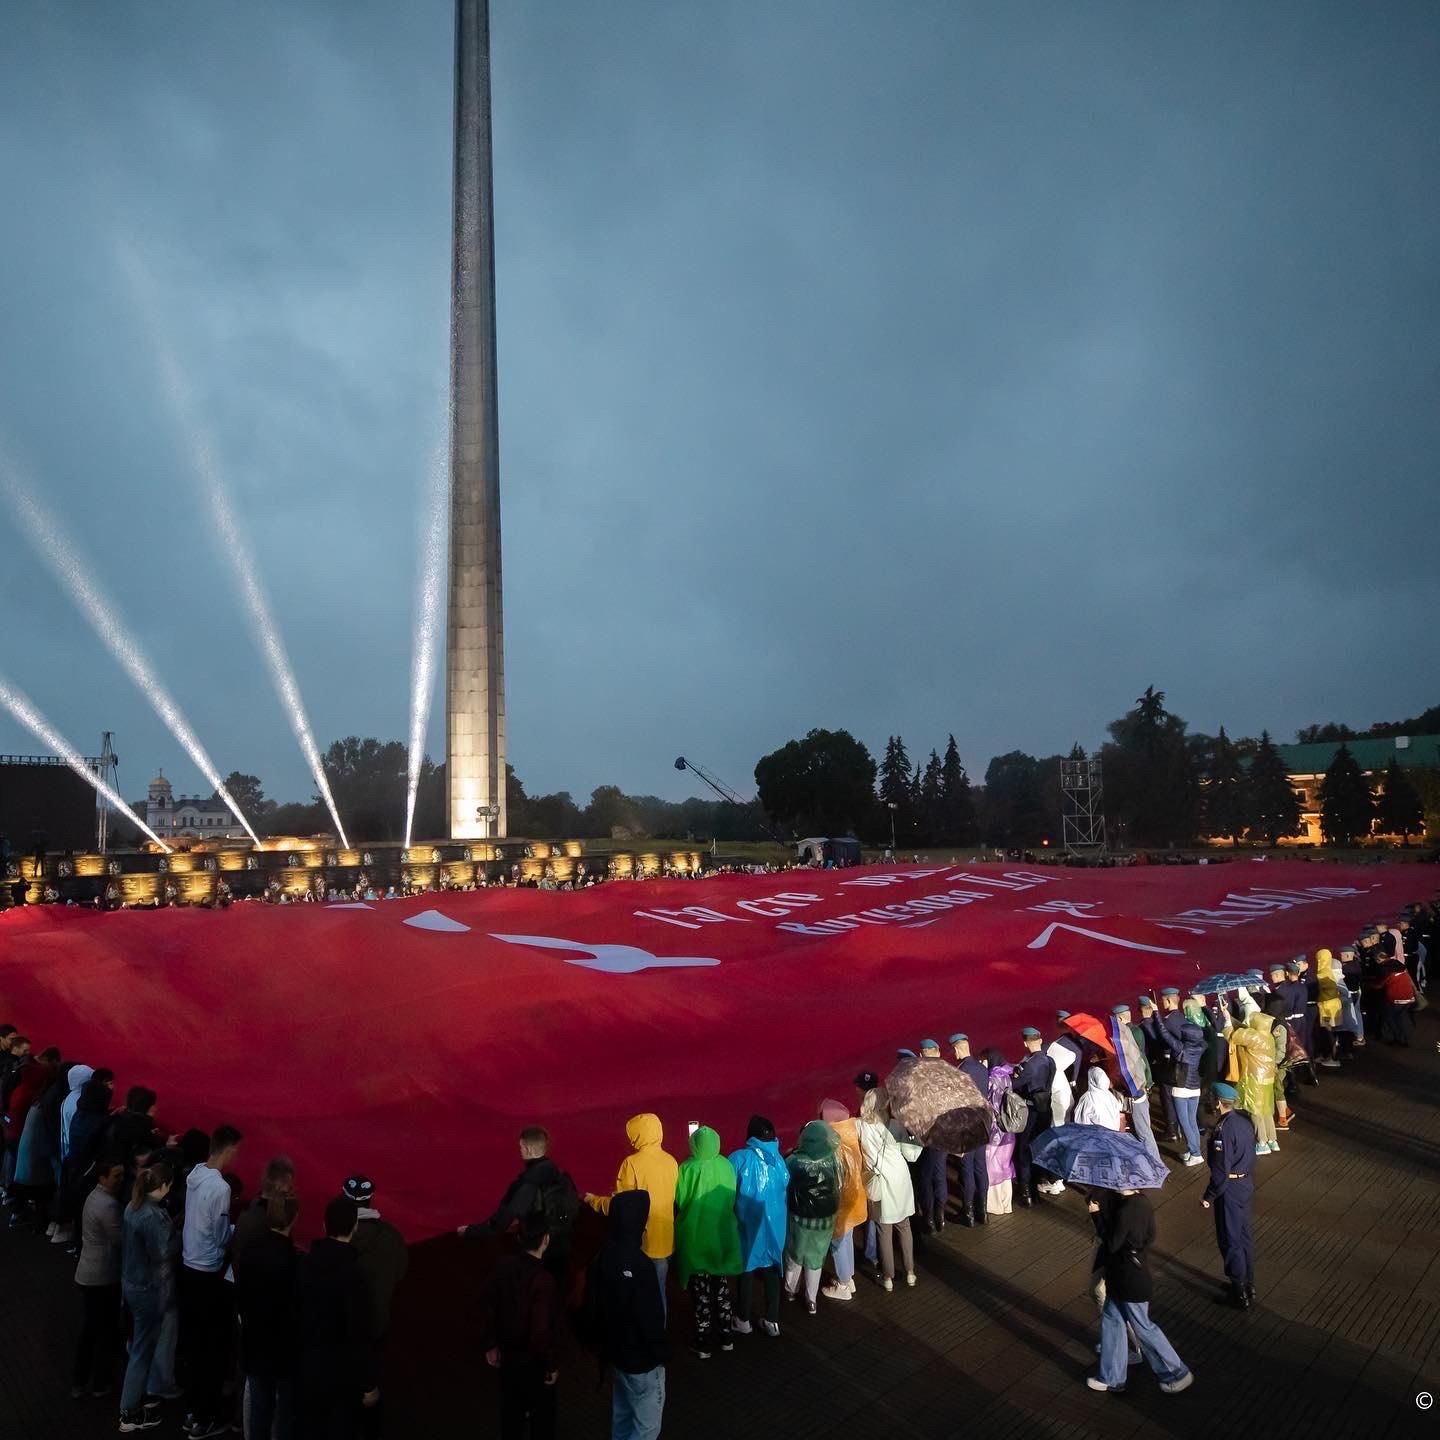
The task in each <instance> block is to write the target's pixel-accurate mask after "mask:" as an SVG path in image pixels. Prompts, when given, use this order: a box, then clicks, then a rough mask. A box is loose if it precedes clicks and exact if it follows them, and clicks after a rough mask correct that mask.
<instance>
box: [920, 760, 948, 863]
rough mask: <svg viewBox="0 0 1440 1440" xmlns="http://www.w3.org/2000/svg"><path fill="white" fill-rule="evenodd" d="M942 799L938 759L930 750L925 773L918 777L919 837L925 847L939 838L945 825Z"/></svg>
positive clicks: (942, 792)
mask: <svg viewBox="0 0 1440 1440" xmlns="http://www.w3.org/2000/svg"><path fill="white" fill-rule="evenodd" d="M943 798H944V791H943V788H942V780H941V767H940V757H939V756H938V755H937V754H936V753H935V752H934V751H933V750H932V751H931V752H930V758H929V759H928V760H927V761H926V762H925V773H924V774H923V775H922V776H921V777H920V805H919V816H920V835H921V839H922V840H923V841H924V843H925V844H927V845H933V844H935V843H936V841H938V840H939V839H940V838H941V832H942V829H943V827H944V823H945V816H944V812H943V808H942V801H943Z"/></svg>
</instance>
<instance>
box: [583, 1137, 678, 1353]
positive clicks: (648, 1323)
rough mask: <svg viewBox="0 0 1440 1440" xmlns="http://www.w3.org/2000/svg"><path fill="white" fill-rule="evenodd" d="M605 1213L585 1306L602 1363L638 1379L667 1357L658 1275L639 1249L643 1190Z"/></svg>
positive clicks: (646, 1206) (644, 1223)
mask: <svg viewBox="0 0 1440 1440" xmlns="http://www.w3.org/2000/svg"><path fill="white" fill-rule="evenodd" d="M651 1118H653V1117H651ZM657 1123H658V1122H657ZM608 1208H609V1214H610V1228H609V1231H608V1232H607V1234H606V1236H605V1246H604V1248H603V1249H602V1250H601V1251H600V1253H599V1255H597V1256H596V1257H595V1260H594V1263H593V1264H592V1265H591V1267H590V1273H589V1276H588V1287H589V1291H588V1294H590V1295H593V1297H594V1298H593V1301H589V1302H588V1303H589V1304H590V1306H591V1307H592V1309H593V1314H594V1322H595V1333H596V1335H597V1337H598V1339H599V1345H600V1353H601V1356H602V1358H603V1359H604V1360H605V1362H606V1363H607V1364H609V1365H613V1366H614V1367H615V1369H617V1370H623V1371H624V1372H625V1373H626V1374H627V1375H644V1374H645V1373H646V1372H648V1371H650V1370H654V1369H655V1368H656V1367H657V1366H660V1365H663V1364H664V1363H665V1362H666V1361H667V1360H668V1359H669V1358H670V1351H669V1344H668V1342H667V1340H666V1338H665V1305H664V1302H663V1300H662V1298H661V1295H660V1276H659V1274H658V1273H657V1271H656V1269H655V1264H654V1262H653V1261H652V1260H651V1259H650V1257H649V1256H648V1255H647V1254H646V1252H645V1250H644V1249H643V1248H642V1247H643V1240H642V1236H643V1235H644V1234H645V1233H646V1232H647V1231H648V1228H649V1221H650V1197H649V1195H648V1194H646V1192H645V1191H643V1190H640V1191H622V1192H620V1193H619V1194H617V1195H615V1196H614V1197H613V1199H612V1200H611V1201H610V1204H609V1207H608ZM587 1299H588V1296H587Z"/></svg>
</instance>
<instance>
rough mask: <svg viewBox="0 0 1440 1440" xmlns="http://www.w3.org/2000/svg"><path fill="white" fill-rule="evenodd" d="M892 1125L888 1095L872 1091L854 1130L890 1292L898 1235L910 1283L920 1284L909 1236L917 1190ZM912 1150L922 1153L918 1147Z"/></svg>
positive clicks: (884, 1281) (883, 1274) (882, 1271)
mask: <svg viewBox="0 0 1440 1440" xmlns="http://www.w3.org/2000/svg"><path fill="white" fill-rule="evenodd" d="M889 1122H890V1109H889V1105H888V1104H887V1102H886V1097H885V1092H884V1090H883V1089H876V1090H867V1091H866V1092H865V1099H864V1100H863V1101H862V1102H861V1105H860V1118H859V1120H858V1121H857V1122H856V1125H855V1128H856V1130H857V1131H859V1134H860V1154H861V1155H862V1156H863V1157H864V1161H865V1197H866V1199H867V1200H868V1202H869V1208H870V1219H871V1221H872V1222H873V1223H874V1225H875V1228H876V1232H877V1234H878V1237H879V1252H880V1274H881V1280H880V1283H881V1285H883V1286H884V1288H885V1289H886V1290H893V1289H894V1288H895V1235H896V1234H897V1233H898V1234H899V1236H900V1259H901V1262H902V1263H903V1264H904V1266H905V1283H906V1284H907V1285H913V1284H914V1283H915V1244H914V1240H913V1238H912V1237H911V1234H910V1217H911V1216H912V1215H913V1214H914V1213H915V1189H914V1186H913V1185H912V1184H911V1182H910V1167H909V1166H908V1165H907V1164H906V1159H907V1157H906V1154H905V1151H904V1150H903V1149H902V1148H901V1147H902V1145H903V1144H904V1143H905V1142H903V1141H901V1140H900V1139H899V1138H898V1137H897V1136H896V1135H895V1134H894V1132H893V1131H892V1129H891V1126H890V1123H889ZM907 1148H909V1149H911V1150H918V1148H919V1147H918V1146H913V1145H911V1146H908V1147H907Z"/></svg>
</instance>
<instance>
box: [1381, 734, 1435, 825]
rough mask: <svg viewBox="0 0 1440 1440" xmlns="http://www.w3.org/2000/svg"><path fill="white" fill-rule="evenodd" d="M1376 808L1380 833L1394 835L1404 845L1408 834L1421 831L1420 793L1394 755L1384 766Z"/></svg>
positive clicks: (1422, 822)
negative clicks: (1377, 809) (1383, 777)
mask: <svg viewBox="0 0 1440 1440" xmlns="http://www.w3.org/2000/svg"><path fill="white" fill-rule="evenodd" d="M1378 808H1379V813H1380V831H1381V833H1382V834H1384V835H1398V836H1399V837H1400V839H1401V841H1402V842H1403V843H1404V844H1406V845H1408V844H1409V843H1410V837H1411V836H1412V835H1423V834H1424V833H1425V809H1424V806H1423V805H1422V804H1421V803H1420V792H1419V791H1418V790H1416V788H1415V787H1414V786H1413V785H1412V784H1411V783H1410V777H1409V776H1408V775H1406V773H1405V772H1404V771H1403V770H1402V769H1401V768H1400V762H1399V760H1398V759H1396V757H1395V756H1394V755H1392V756H1391V757H1390V763H1389V764H1388V765H1387V766H1386V767H1385V779H1384V781H1383V782H1382V784H1381V789H1380V804H1379V807H1378Z"/></svg>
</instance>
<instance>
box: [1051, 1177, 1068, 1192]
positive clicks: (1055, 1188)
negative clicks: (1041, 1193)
mask: <svg viewBox="0 0 1440 1440" xmlns="http://www.w3.org/2000/svg"><path fill="white" fill-rule="evenodd" d="M1064 1193H1065V1182H1064V1181H1063V1180H1057V1181H1056V1182H1055V1183H1054V1184H1053V1185H1052V1186H1051V1187H1050V1194H1052V1195H1063V1194H1064Z"/></svg>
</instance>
